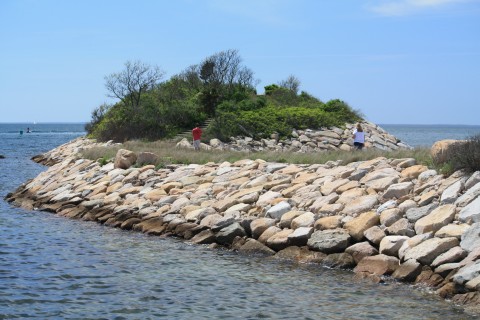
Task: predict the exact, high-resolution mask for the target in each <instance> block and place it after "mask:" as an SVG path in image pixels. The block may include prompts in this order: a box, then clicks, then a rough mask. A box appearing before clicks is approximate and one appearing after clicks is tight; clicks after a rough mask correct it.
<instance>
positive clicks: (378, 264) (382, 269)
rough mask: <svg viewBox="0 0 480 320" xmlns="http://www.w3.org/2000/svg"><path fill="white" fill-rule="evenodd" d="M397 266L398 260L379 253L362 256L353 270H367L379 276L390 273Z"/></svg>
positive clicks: (357, 271) (358, 271)
mask: <svg viewBox="0 0 480 320" xmlns="http://www.w3.org/2000/svg"><path fill="white" fill-rule="evenodd" d="M398 266H399V261H398V259H397V258H395V257H391V256H387V255H384V254H379V255H376V256H371V257H365V258H363V259H362V260H361V261H360V262H359V263H358V265H357V266H356V267H355V269H354V270H353V271H355V272H356V273H360V272H367V273H370V274H376V275H379V276H381V275H389V274H392V273H393V272H394V271H395V270H396V269H397V268H398Z"/></svg>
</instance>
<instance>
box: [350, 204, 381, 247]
mask: <svg viewBox="0 0 480 320" xmlns="http://www.w3.org/2000/svg"><path fill="white" fill-rule="evenodd" d="M379 222H380V218H379V216H378V215H377V213H376V212H375V211H369V212H364V213H362V214H361V215H360V216H358V217H357V218H354V219H352V220H350V221H348V222H347V223H345V225H344V228H345V229H346V230H347V231H348V232H349V233H350V235H351V236H352V237H353V238H354V239H355V240H356V241H360V240H362V239H363V237H364V235H363V233H364V232H365V230H367V229H369V228H371V227H373V226H375V225H378V224H379Z"/></svg>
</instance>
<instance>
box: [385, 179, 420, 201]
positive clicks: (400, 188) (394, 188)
mask: <svg viewBox="0 0 480 320" xmlns="http://www.w3.org/2000/svg"><path fill="white" fill-rule="evenodd" d="M412 190H413V183H412V182H410V181H408V182H400V183H396V184H392V185H390V186H389V187H388V189H387V190H386V191H385V193H384V194H383V198H384V199H391V198H396V199H400V198H401V197H403V196H406V195H407V194H409V193H410V191H412Z"/></svg>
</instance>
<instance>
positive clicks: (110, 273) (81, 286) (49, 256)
mask: <svg viewBox="0 0 480 320" xmlns="http://www.w3.org/2000/svg"><path fill="white" fill-rule="evenodd" d="M76 130H77V131H76ZM49 132H50V133H48V134H47V133H44V134H41V133H38V134H30V135H28V136H26V135H25V134H24V135H23V136H22V137H20V136H19V135H18V134H17V133H16V131H15V132H5V131H2V125H1V124H0V154H3V155H5V156H6V158H5V159H1V160H0V169H1V170H0V197H1V199H2V200H0V284H1V285H0V319H26V318H36V319H157V318H166V319H292V318H295V319H439V318H442V319H468V318H469V316H468V315H466V314H465V313H463V312H462V311H460V310H459V309H457V308H455V307H454V306H453V305H452V304H450V303H448V302H446V301H443V300H441V299H440V298H438V297H437V296H435V295H433V294H431V293H428V292H427V291H423V290H419V289H415V288H412V287H410V286H407V285H396V284H386V285H378V284H372V283H368V282H358V283H357V282H354V281H353V274H352V272H350V271H342V270H331V269H326V268H323V267H321V266H317V265H312V266H295V265H291V264H288V263H279V262H278V261H274V260H270V259H262V258H258V257H246V256H242V255H237V254H234V253H231V252H228V251H225V250H210V249H208V248H206V247H202V246H192V245H189V244H187V243H184V242H181V241H179V240H175V239H172V238H167V239H163V238H160V237H151V236H146V235H144V234H140V233H135V232H129V231H123V230H119V229H112V228H108V227H104V226H102V225H99V224H96V223H92V222H84V221H77V220H70V219H66V218H63V217H57V216H55V215H52V214H50V213H44V212H36V211H27V210H23V209H19V208H14V207H11V206H10V205H9V204H7V203H6V202H4V201H3V197H4V196H5V195H6V194H7V193H8V192H11V191H13V190H14V189H15V188H16V187H17V186H18V185H20V184H21V183H23V182H25V181H26V180H28V179H30V178H33V177H34V176H36V175H37V174H38V173H39V172H41V171H42V170H44V169H45V168H44V167H42V166H40V165H38V164H35V163H33V162H32V161H31V160H30V158H31V157H32V156H33V155H35V154H38V153H41V152H45V151H47V150H50V149H52V148H54V147H55V146H58V145H60V144H62V143H64V142H66V141H69V140H71V139H73V138H74V137H76V136H78V135H80V134H83V132H82V130H81V129H71V130H63V131H62V132H57V133H52V131H49Z"/></svg>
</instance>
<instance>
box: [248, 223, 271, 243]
mask: <svg viewBox="0 0 480 320" xmlns="http://www.w3.org/2000/svg"><path fill="white" fill-rule="evenodd" d="M275 221H276V220H275V219H271V218H259V219H255V220H253V221H252V222H251V223H250V229H251V230H252V236H253V238H255V239H258V238H259V237H260V236H261V235H262V233H264V232H265V230H267V229H268V228H270V227H272V226H274V225H275Z"/></svg>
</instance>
